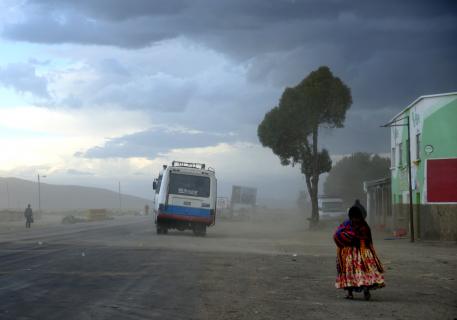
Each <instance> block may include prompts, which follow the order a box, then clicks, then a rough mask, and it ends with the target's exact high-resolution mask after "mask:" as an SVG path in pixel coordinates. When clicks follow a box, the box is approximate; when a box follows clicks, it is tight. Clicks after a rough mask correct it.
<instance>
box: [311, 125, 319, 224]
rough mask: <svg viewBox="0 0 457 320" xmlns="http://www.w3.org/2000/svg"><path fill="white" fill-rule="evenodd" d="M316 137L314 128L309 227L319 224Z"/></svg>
mask: <svg viewBox="0 0 457 320" xmlns="http://www.w3.org/2000/svg"><path fill="white" fill-rule="evenodd" d="M317 135H318V128H317V127H316V128H314V130H313V152H312V159H313V166H312V167H313V170H312V177H311V189H312V192H311V194H310V196H311V206H312V211H311V227H315V226H316V225H317V224H318V223H319V206H318V202H317V196H318V192H319V188H318V185H319V154H318V148H317Z"/></svg>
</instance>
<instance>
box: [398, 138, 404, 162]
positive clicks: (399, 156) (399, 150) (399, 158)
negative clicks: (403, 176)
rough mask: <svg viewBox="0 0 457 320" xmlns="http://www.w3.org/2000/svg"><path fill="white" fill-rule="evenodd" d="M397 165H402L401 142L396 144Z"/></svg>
mask: <svg viewBox="0 0 457 320" xmlns="http://www.w3.org/2000/svg"><path fill="white" fill-rule="evenodd" d="M398 165H399V166H402V165H403V142H400V143H399V144H398Z"/></svg>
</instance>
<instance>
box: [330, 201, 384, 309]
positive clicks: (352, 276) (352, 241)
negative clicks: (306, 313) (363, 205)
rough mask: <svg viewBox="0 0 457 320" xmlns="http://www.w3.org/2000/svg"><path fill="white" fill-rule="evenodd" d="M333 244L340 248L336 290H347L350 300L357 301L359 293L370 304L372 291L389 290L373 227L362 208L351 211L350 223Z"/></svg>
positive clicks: (341, 229)
mask: <svg viewBox="0 0 457 320" xmlns="http://www.w3.org/2000/svg"><path fill="white" fill-rule="evenodd" d="M333 240H334V241H335V243H336V245H337V265H336V269H337V272H338V276H337V278H336V283H335V286H336V288H338V289H344V290H346V291H347V296H346V298H347V299H354V296H353V292H354V291H356V292H363V294H364V297H365V300H370V297H371V294H370V290H373V289H378V288H382V287H384V286H385V284H384V276H383V275H382V273H383V272H384V269H383V267H382V264H381V261H380V260H379V258H378V257H377V255H376V252H375V249H374V247H373V240H372V238H371V230H370V227H369V226H368V224H367V223H366V221H365V219H364V218H363V214H362V210H360V208H359V207H358V206H352V207H351V208H350V209H349V219H348V220H346V221H344V222H343V223H342V224H341V225H340V226H339V227H338V228H337V230H336V232H335V234H334V235H333Z"/></svg>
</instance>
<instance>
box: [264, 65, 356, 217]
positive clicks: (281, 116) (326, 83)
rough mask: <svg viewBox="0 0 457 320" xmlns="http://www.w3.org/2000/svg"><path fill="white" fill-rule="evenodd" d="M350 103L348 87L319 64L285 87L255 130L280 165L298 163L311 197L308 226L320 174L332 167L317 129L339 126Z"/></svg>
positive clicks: (315, 214)
mask: <svg viewBox="0 0 457 320" xmlns="http://www.w3.org/2000/svg"><path fill="white" fill-rule="evenodd" d="M351 104H352V97H351V91H350V89H349V88H348V87H347V86H346V85H345V84H344V83H343V82H342V81H341V80H340V79H339V78H337V77H334V76H333V74H332V72H331V71H330V69H329V68H328V67H325V66H324V67H320V68H319V69H317V70H315V71H313V72H311V73H310V74H309V75H308V76H307V77H306V78H305V79H303V80H302V81H301V82H300V83H299V84H298V85H297V86H295V87H293V88H286V89H285V90H284V92H283V94H282V96H281V99H280V101H279V105H278V106H277V107H274V108H273V109H272V110H270V111H269V112H268V113H267V114H265V118H264V119H263V121H262V122H261V123H260V125H259V127H258V129H257V135H258V137H259V140H260V142H261V143H262V145H263V146H265V147H269V148H271V149H272V151H273V153H274V154H276V155H277V156H278V157H279V159H280V160H281V164H282V165H300V168H301V172H302V173H303V174H304V175H305V180H306V186H307V189H308V193H309V196H310V199H311V206H312V214H311V226H315V225H316V224H317V222H318V221H319V210H318V205H317V196H318V184H319V176H320V175H321V174H322V173H325V172H328V171H330V169H331V168H332V161H331V159H330V156H329V154H328V151H327V150H326V149H322V150H319V147H318V141H319V139H318V137H319V128H320V127H326V128H342V127H343V124H344V120H345V118H346V111H347V110H348V109H349V107H350V106H351Z"/></svg>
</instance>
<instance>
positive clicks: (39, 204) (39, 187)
mask: <svg viewBox="0 0 457 320" xmlns="http://www.w3.org/2000/svg"><path fill="white" fill-rule="evenodd" d="M41 178H46V176H41ZM38 212H39V213H40V214H41V182H40V174H38Z"/></svg>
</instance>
